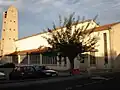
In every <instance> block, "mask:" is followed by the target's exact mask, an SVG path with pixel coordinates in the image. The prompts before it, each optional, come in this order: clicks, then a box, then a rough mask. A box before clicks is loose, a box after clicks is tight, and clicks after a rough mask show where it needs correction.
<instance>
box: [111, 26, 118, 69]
mask: <svg viewBox="0 0 120 90" xmlns="http://www.w3.org/2000/svg"><path fill="white" fill-rule="evenodd" d="M110 33H111V57H112V60H111V63H112V65H113V67H114V68H120V41H119V40H120V24H116V25H114V26H113V27H112V28H111V29H110Z"/></svg>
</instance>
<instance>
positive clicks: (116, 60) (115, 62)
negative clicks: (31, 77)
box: [112, 51, 120, 69]
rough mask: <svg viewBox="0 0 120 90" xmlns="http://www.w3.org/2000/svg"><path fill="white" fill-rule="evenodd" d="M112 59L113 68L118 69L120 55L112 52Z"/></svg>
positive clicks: (119, 66)
mask: <svg viewBox="0 0 120 90" xmlns="http://www.w3.org/2000/svg"><path fill="white" fill-rule="evenodd" d="M112 59H113V62H112V63H113V68H115V69H116V68H117V69H118V68H120V53H118V54H117V52H116V51H113V52H112Z"/></svg>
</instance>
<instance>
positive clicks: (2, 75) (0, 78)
mask: <svg viewBox="0 0 120 90" xmlns="http://www.w3.org/2000/svg"><path fill="white" fill-rule="evenodd" d="M5 79H6V76H5V74H4V73H3V72H0V80H5Z"/></svg>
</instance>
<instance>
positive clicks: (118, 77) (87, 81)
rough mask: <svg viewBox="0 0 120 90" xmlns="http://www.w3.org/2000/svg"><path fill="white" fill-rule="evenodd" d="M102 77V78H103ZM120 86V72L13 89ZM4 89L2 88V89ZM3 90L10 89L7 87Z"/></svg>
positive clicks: (71, 89)
mask: <svg viewBox="0 0 120 90" xmlns="http://www.w3.org/2000/svg"><path fill="white" fill-rule="evenodd" d="M101 77H102V78H101ZM111 88H117V89H118V88H120V73H114V74H109V75H101V76H100V77H97V78H96V77H92V78H82V79H70V80H61V81H59V82H51V83H49V82H48V83H41V84H34V85H28V86H24V87H14V88H11V89H17V90H21V89H24V90H25V89H33V90H87V89H89V90H93V89H94V90H95V89H97V90H101V89H111ZM0 90H2V89H0ZM3 90H10V88H6V89H3Z"/></svg>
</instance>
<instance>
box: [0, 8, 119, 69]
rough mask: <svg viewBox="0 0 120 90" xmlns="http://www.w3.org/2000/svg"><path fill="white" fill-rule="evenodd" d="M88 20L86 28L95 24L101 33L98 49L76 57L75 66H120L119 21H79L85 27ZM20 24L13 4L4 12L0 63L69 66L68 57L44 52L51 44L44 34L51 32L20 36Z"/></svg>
mask: <svg viewBox="0 0 120 90" xmlns="http://www.w3.org/2000/svg"><path fill="white" fill-rule="evenodd" d="M88 23H90V25H89V27H88V28H87V29H92V28H94V27H95V30H94V34H95V35H98V36H99V40H98V42H97V44H98V46H97V47H96V49H97V51H95V52H88V53H85V54H84V55H85V57H84V59H83V60H82V61H80V60H79V58H78V57H76V58H75V60H74V64H75V66H74V68H80V69H86V68H88V67H95V68H96V69H104V68H107V69H111V68H120V43H119V38H120V22H115V23H111V24H106V25H102V26H101V25H98V24H97V23H96V22H95V21H94V20H85V21H84V22H79V24H78V27H82V26H86V25H87V24H88ZM18 26H19V25H18V10H17V9H16V8H15V7H14V6H10V7H9V8H8V10H7V11H5V12H3V21H2V29H1V40H0V56H1V59H0V61H1V62H13V63H15V64H38V65H46V66H48V67H50V68H53V69H59V70H67V69H69V68H70V62H69V60H68V58H64V57H61V59H60V58H59V56H57V55H52V56H49V55H45V54H43V52H46V51H47V50H48V47H50V45H49V44H48V42H47V40H46V39H44V38H43V36H46V37H47V36H48V33H49V32H42V33H38V34H35V35H31V36H26V37H23V38H18ZM58 30H60V28H58ZM41 46H44V47H41ZM70 52H72V51H70Z"/></svg>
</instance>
